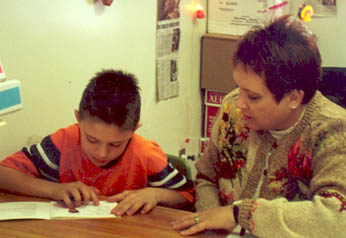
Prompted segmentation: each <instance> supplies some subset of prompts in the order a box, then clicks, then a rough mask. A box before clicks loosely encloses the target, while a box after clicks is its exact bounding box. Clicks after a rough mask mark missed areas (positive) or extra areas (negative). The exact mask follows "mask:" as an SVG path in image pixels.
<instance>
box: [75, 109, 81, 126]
mask: <svg viewBox="0 0 346 238" xmlns="http://www.w3.org/2000/svg"><path fill="white" fill-rule="evenodd" d="M74 115H75V117H76V120H77V122H78V123H80V117H79V111H78V110H74Z"/></svg>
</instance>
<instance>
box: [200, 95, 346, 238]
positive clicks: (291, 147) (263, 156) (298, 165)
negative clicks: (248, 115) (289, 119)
mask: <svg viewBox="0 0 346 238" xmlns="http://www.w3.org/2000/svg"><path fill="white" fill-rule="evenodd" d="M237 96H238V90H234V91H232V92H231V93H230V94H228V95H227V96H226V97H225V99H224V102H223V105H222V107H221V109H220V112H219V114H218V116H217V118H216V120H215V122H214V124H213V129H212V138H211V141H210V142H209V144H208V147H207V149H206V151H205V153H204V155H203V156H202V157H201V158H200V159H199V160H198V161H197V163H196V168H197V171H198V174H197V188H196V196H197V197H196V198H197V202H196V208H197V210H198V211H201V210H206V209H208V208H212V207H216V206H222V205H227V204H232V203H233V202H235V201H238V202H239V200H241V203H240V205H239V207H240V210H239V217H238V219H239V224H240V225H241V226H242V227H243V228H246V229H247V230H249V231H250V232H251V233H252V234H253V235H255V236H258V237H261V238H267V237H268V238H274V237H280V238H286V237H287V238H295V237H297V238H298V237H306V238H314V237H323V238H324V237H333V238H334V237H335V238H336V237H338V238H345V237H346V110H345V109H343V108H342V107H340V106H338V105H336V104H334V103H332V102H331V101H329V100H328V99H327V98H325V97H324V96H323V95H322V94H321V93H320V92H316V94H315V96H314V98H313V99H312V100H311V101H310V103H309V104H308V105H307V106H306V109H305V111H304V114H303V116H302V117H301V119H300V121H299V122H298V123H297V124H296V125H295V126H294V128H292V130H290V131H289V132H288V133H287V134H285V135H283V136H281V137H280V139H279V140H276V139H275V138H274V137H273V136H272V135H271V133H270V132H269V131H253V130H251V129H249V128H248V127H247V126H246V124H245V122H244V120H243V119H242V114H241V112H240V111H239V110H238V109H236V107H235V101H236V98H237Z"/></svg>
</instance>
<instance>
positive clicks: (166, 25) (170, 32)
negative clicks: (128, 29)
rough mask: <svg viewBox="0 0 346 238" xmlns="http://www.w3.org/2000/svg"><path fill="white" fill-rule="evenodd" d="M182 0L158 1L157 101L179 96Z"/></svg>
mask: <svg viewBox="0 0 346 238" xmlns="http://www.w3.org/2000/svg"><path fill="white" fill-rule="evenodd" d="M179 3H180V0H158V1H157V9H158V12H157V31H156V84H157V87H156V88H157V90H156V92H157V101H162V100H165V99H168V98H172V97H177V96H178V95H179V80H178V73H179V71H178V51H179V42H180V11H179Z"/></svg>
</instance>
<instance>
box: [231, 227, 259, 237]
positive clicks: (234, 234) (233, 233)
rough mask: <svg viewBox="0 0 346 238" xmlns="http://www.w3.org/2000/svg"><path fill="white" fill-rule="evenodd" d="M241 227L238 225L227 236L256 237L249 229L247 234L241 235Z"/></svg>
mask: <svg viewBox="0 0 346 238" xmlns="http://www.w3.org/2000/svg"><path fill="white" fill-rule="evenodd" d="M240 229H241V227H240V226H237V227H236V228H235V229H234V230H233V231H232V232H231V233H230V234H228V235H227V237H226V238H239V237H241V238H255V236H253V235H251V234H250V233H249V232H248V231H246V233H245V235H243V236H240V235H239V234H240Z"/></svg>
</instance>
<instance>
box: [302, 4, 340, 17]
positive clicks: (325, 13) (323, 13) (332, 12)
mask: <svg viewBox="0 0 346 238" xmlns="http://www.w3.org/2000/svg"><path fill="white" fill-rule="evenodd" d="M306 5H310V6H311V7H312V9H314V14H313V16H312V17H330V16H336V13H337V7H336V0H307V1H306Z"/></svg>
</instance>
